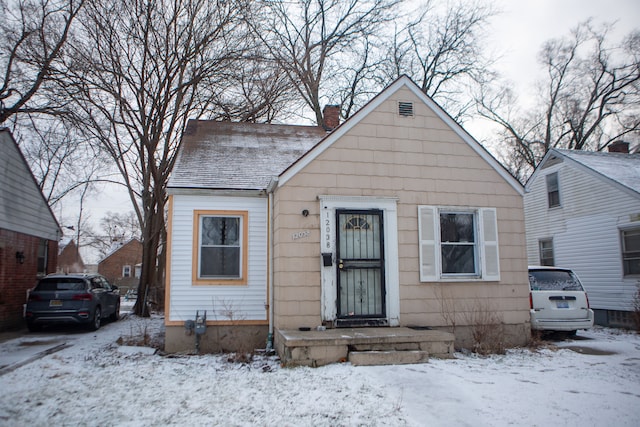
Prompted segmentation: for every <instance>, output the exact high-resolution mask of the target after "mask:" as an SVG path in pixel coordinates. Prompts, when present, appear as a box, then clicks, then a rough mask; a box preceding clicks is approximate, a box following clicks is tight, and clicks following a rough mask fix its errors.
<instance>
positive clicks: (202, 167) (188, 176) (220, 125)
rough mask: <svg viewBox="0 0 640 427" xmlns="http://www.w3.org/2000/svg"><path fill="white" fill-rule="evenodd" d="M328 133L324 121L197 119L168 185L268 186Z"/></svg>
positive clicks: (206, 186)
mask: <svg viewBox="0 0 640 427" xmlns="http://www.w3.org/2000/svg"><path fill="white" fill-rule="evenodd" d="M326 135H327V132H326V131H325V130H324V129H322V128H321V127H318V126H292V125H272V124H256V123H237V122H217V121H208V120H191V121H190V122H189V124H188V125H187V130H186V131H185V134H184V136H183V141H182V147H181V149H180V152H179V153H178V157H177V159H176V164H175V166H174V168H173V172H172V174H171V177H170V178H169V183H168V186H169V187H170V188H208V189H228V190H264V189H266V188H267V186H268V185H269V182H270V180H271V178H272V177H273V176H277V175H279V174H280V173H281V172H283V171H284V170H285V169H286V168H287V167H289V166H290V165H291V164H292V163H294V162H295V161H296V160H298V159H299V158H300V157H301V156H303V155H304V154H305V153H306V152H307V151H309V150H310V149H311V148H312V147H313V146H314V145H316V144H317V143H318V142H320V140H322V138H324V137H325V136H326Z"/></svg>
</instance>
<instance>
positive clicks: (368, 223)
mask: <svg viewBox="0 0 640 427" xmlns="http://www.w3.org/2000/svg"><path fill="white" fill-rule="evenodd" d="M336 217H337V224H338V227H337V236H336V243H337V259H338V301H337V302H338V325H339V326H358V325H362V326H366V325H381V324H385V323H386V320H385V317H386V315H385V285H384V250H383V248H384V244H383V243H384V242H383V232H382V231H383V229H382V211H380V210H337V211H336Z"/></svg>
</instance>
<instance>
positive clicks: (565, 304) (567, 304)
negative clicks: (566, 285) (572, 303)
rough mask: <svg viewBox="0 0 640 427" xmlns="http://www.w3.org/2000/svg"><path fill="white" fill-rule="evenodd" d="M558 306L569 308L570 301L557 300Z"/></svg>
mask: <svg viewBox="0 0 640 427" xmlns="http://www.w3.org/2000/svg"><path fill="white" fill-rule="evenodd" d="M556 306H557V307H558V308H569V302H568V301H557V302H556Z"/></svg>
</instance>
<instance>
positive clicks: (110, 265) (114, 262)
mask: <svg viewBox="0 0 640 427" xmlns="http://www.w3.org/2000/svg"><path fill="white" fill-rule="evenodd" d="M141 263H142V242H141V241H140V240H138V239H136V238H133V239H129V240H127V241H126V242H114V244H113V246H112V247H111V250H110V251H109V253H108V254H107V255H106V256H105V257H104V258H102V260H100V262H98V273H99V274H102V275H103V276H104V277H105V278H106V279H107V280H108V281H109V283H111V284H113V285H116V286H118V287H119V288H121V290H120V293H121V294H124V293H125V292H126V290H129V289H135V290H137V289H138V281H139V280H140V269H141Z"/></svg>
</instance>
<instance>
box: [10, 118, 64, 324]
mask: <svg viewBox="0 0 640 427" xmlns="http://www.w3.org/2000/svg"><path fill="white" fill-rule="evenodd" d="M61 236H62V230H61V229H60V226H59V225H58V222H57V221H56V218H55V216H54V215H53V212H51V209H50V208H49V205H48V204H47V201H46V200H45V198H44V196H43V195H42V192H41V191H40V187H38V184H37V182H36V180H35V178H34V177H33V174H32V173H31V169H29V165H28V164H27V161H26V160H25V158H24V156H23V155H22V152H21V151H20V148H19V147H18V144H17V143H16V141H15V140H14V139H13V136H12V135H11V132H9V130H8V129H6V128H0V331H2V330H8V329H14V328H19V327H20V326H23V325H24V320H23V305H24V304H25V303H26V301H27V291H28V290H29V289H31V288H32V287H33V286H34V285H35V284H36V281H37V280H38V277H41V276H44V275H46V274H48V273H53V272H55V271H56V264H57V256H58V240H59V239H60V237H61Z"/></svg>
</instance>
